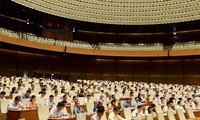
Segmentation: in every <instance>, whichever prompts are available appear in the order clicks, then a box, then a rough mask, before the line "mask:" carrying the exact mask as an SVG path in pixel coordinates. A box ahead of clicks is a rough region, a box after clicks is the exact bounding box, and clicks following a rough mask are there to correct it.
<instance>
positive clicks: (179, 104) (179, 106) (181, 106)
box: [176, 101, 185, 113]
mask: <svg viewBox="0 0 200 120" xmlns="http://www.w3.org/2000/svg"><path fill="white" fill-rule="evenodd" d="M179 109H181V110H183V113H185V110H184V108H183V105H182V102H181V101H178V102H177V106H176V111H177V110H179Z"/></svg>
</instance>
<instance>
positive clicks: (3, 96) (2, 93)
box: [0, 91, 6, 100]
mask: <svg viewBox="0 0 200 120" xmlns="http://www.w3.org/2000/svg"><path fill="white" fill-rule="evenodd" d="M5 95H6V92H5V91H1V93H0V100H5V99H6V98H5Z"/></svg>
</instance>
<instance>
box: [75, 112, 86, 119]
mask: <svg viewBox="0 0 200 120" xmlns="http://www.w3.org/2000/svg"><path fill="white" fill-rule="evenodd" d="M76 120H86V115H85V113H79V114H76Z"/></svg>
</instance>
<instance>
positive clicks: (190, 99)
mask: <svg viewBox="0 0 200 120" xmlns="http://www.w3.org/2000/svg"><path fill="white" fill-rule="evenodd" d="M187 102H188V104H190V107H192V106H193V105H194V102H193V101H192V98H188V99H187Z"/></svg>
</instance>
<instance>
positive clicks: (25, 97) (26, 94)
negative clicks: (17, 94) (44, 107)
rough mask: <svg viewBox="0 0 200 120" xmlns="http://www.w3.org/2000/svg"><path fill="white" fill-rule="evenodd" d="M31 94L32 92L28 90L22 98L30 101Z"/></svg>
mask: <svg viewBox="0 0 200 120" xmlns="http://www.w3.org/2000/svg"><path fill="white" fill-rule="evenodd" d="M30 94H31V91H30V90H27V91H26V93H23V94H22V95H21V97H22V99H30V98H31V96H30Z"/></svg>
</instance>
